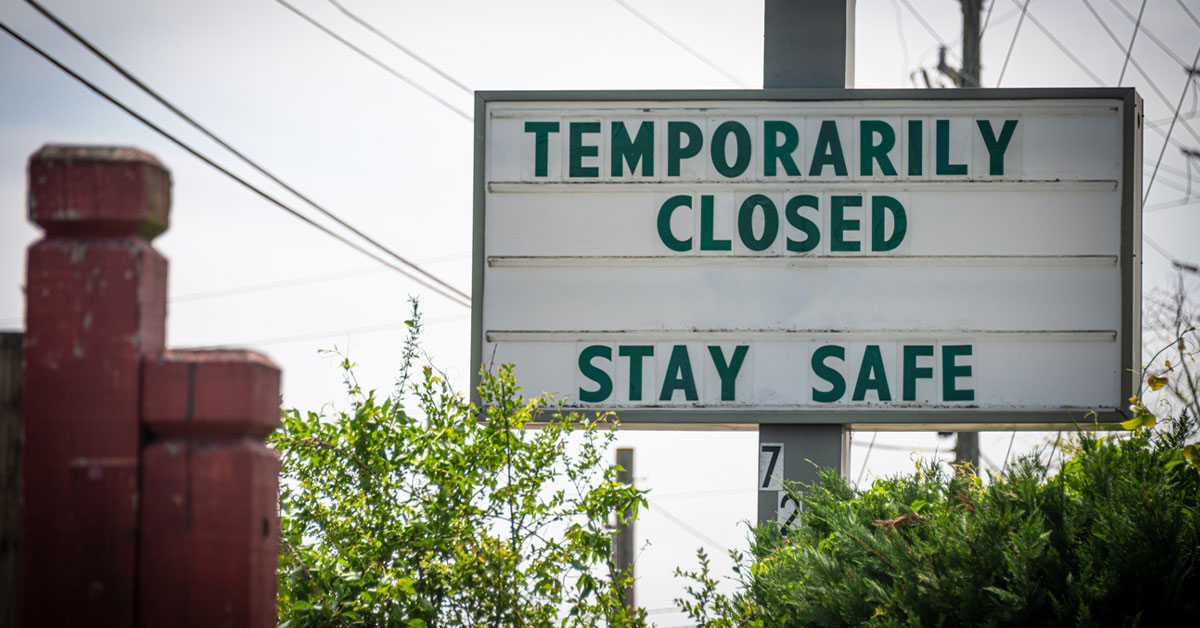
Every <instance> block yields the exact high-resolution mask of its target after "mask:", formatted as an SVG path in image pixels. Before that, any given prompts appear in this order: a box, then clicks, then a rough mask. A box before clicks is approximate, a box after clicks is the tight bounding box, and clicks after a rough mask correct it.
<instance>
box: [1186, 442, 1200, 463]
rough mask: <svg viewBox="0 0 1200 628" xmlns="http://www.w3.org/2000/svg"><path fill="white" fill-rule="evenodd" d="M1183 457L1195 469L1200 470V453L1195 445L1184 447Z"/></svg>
mask: <svg viewBox="0 0 1200 628" xmlns="http://www.w3.org/2000/svg"><path fill="white" fill-rule="evenodd" d="M1183 457H1184V458H1185V459H1187V461H1188V462H1190V463H1192V466H1193V467H1196V468H1197V469H1200V453H1197V452H1196V446H1195V445H1188V446H1187V447H1184V448H1183Z"/></svg>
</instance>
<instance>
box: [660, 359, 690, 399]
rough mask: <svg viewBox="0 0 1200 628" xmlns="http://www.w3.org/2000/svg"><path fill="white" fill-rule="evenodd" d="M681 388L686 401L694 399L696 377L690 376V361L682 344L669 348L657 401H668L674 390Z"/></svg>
mask: <svg viewBox="0 0 1200 628" xmlns="http://www.w3.org/2000/svg"><path fill="white" fill-rule="evenodd" d="M677 390H682V391H683V396H684V398H685V399H687V400H688V401H696V400H697V399H699V396H698V395H697V394H696V378H695V377H693V376H692V361H691V359H690V358H688V350H687V347H686V346H684V345H675V346H674V347H672V348H671V359H670V360H668V361H667V375H666V378H665V379H663V386H662V393H661V394H659V396H658V400H659V401H670V400H671V397H673V396H674V395H675V391H677Z"/></svg>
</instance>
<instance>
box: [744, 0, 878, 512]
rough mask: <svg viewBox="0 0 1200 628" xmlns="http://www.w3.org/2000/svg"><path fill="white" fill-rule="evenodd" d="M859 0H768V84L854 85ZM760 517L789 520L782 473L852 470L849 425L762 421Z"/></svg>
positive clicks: (806, 478)
mask: <svg viewBox="0 0 1200 628" xmlns="http://www.w3.org/2000/svg"><path fill="white" fill-rule="evenodd" d="M854 5H855V0H804V1H802V2H801V1H796V0H766V6H765V7H764V8H765V11H764V14H765V15H764V17H765V23H764V28H763V87H764V88H765V89H785V88H805V87H813V88H817V87H823V88H847V87H853V86H854ZM758 443H759V456H760V464H759V480H758V487H759V492H758V521H759V523H764V522H767V521H776V520H780V519H782V521H781V523H787V522H788V519H790V516H791V515H790V513H792V512H794V511H795V504H789V503H788V502H789V500H788V498H787V496H786V493H784V492H783V491H781V490H780V489H779V487H778V482H777V481H776V480H777V479H779V478H782V479H785V480H790V481H792V482H799V483H801V484H813V483H814V482H816V481H817V473H816V466H814V465H819V466H822V467H832V468H835V469H837V471H838V473H840V474H841V475H842V476H843V477H846V474H847V473H849V468H850V430H849V428H848V427H847V426H845V425H841V424H816V425H808V424H805V425H799V424H760V425H759V426H758Z"/></svg>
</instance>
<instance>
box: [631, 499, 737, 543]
mask: <svg viewBox="0 0 1200 628" xmlns="http://www.w3.org/2000/svg"><path fill="white" fill-rule="evenodd" d="M646 505H647V506H651V508H650V511H651V512H657V513H658V514H660V515H662V516H663V517H666V519H667V520H668V521H670V522H671V523H674V524H675V525H677V526H679V527H680V528H682V529H683V531H684V532H687V533H688V534H690V535H692V536H694V537H696V538H698V539H700V540H701V541H704V542H705V543H707V544H709V545H710V546H712V547H713V548H715V549H719V550H721V551H722V552H728V551H729V550H728V549H726V547H725V546H724V545H721V544H720V543H718V542H716V541H714V540H712V539H711V538H710V537H708V536H707V535H705V534H704V533H703V532H701V531H699V530H697V529H696V528H693V527H692V526H691V525H689V524H688V522H686V521H684V520H683V519H680V518H679V517H676V516H675V515H673V514H671V513H670V512H669V511H667V510H665V509H664V508H663V507H662V506H660V505H657V504H655V503H654V502H652V501H650V499H649V498H647V499H646Z"/></svg>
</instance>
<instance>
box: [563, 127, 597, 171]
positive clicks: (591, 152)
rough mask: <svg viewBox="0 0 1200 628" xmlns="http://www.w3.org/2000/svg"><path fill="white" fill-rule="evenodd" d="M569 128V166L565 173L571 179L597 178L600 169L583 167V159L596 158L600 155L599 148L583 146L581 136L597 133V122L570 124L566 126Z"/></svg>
mask: <svg viewBox="0 0 1200 628" xmlns="http://www.w3.org/2000/svg"><path fill="white" fill-rule="evenodd" d="M568 126H569V128H570V132H569V133H568V135H570V138H571V139H570V148H569V151H570V153H569V156H570V165H569V166H568V169H567V173H568V175H569V176H572V177H598V176H600V168H598V167H596V166H584V165H583V158H584V157H596V156H599V155H600V147H599V146H585V145H584V143H583V136H584V135H585V134H588V135H590V134H592V133H599V132H600V123H599V122H572V123H571V124H570V125H568Z"/></svg>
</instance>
